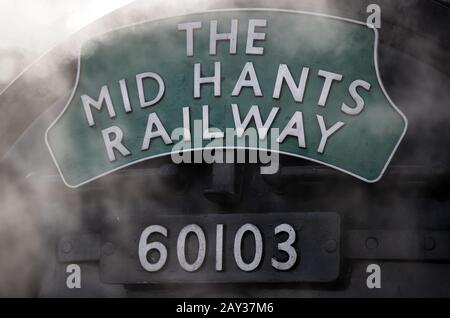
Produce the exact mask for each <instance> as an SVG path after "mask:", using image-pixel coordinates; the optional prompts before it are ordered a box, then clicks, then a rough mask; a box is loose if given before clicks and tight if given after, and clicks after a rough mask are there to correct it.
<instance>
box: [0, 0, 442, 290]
mask: <svg viewBox="0 0 450 318" xmlns="http://www.w3.org/2000/svg"><path fill="white" fill-rule="evenodd" d="M127 2H128V1H126V0H117V1H111V0H108V1H98V2H95V5H94V7H93V8H92V11H90V10H88V13H87V14H85V13H81V12H79V13H77V14H75V15H72V16H71V18H67V15H66V12H68V11H69V12H70V11H71V10H73V8H71V7H70V6H67V2H63V1H50V0H48V1H36V0H30V1H21V2H18V1H14V2H12V1H7V0H6V1H2V2H1V3H0V6H1V8H2V9H1V11H0V12H1V13H0V14H3V15H5V16H9V17H14V19H11V18H8V19H3V18H2V16H1V15H0V28H1V29H2V30H12V29H14V30H15V31H13V32H3V33H2V41H0V54H1V53H2V52H4V51H5V50H6V48H5V47H6V46H7V45H9V46H11V43H13V42H14V43H15V44H14V45H16V46H17V50H18V51H19V52H22V54H24V55H26V56H28V55H30V54H31V55H32V56H37V55H40V53H43V52H45V50H46V49H47V48H48V47H49V46H51V45H53V44H54V43H56V42H57V41H58V40H59V39H61V38H62V37H63V35H65V34H69V33H71V32H73V31H75V30H77V29H79V28H81V27H84V26H85V25H87V24H88V23H89V22H91V21H93V20H94V19H95V18H97V17H98V16H99V15H98V14H95V12H106V11H110V9H112V8H113V7H114V6H116V7H118V6H120V5H122V4H125V3H127ZM56 3H57V4H56ZM89 3H91V1H89ZM351 3H352V4H349V3H346V4H339V5H338V6H340V7H341V8H343V9H345V10H348V11H347V12H357V13H358V14H360V15H361V12H362V13H363V14H362V16H364V12H365V7H364V6H362V5H361V3H360V2H356V1H355V2H351ZM85 5H87V4H85ZM257 5H258V6H262V7H273V8H283V9H293V10H305V11H317V12H322V13H328V14H336V15H337V14H338V12H337V11H335V10H333V9H331V8H335V7H336V5H337V4H336V2H334V1H330V0H321V1H303V2H302V3H299V1H294V0H292V1H279V2H275V3H274V2H272V1H267V2H266V3H265V5H264V2H263V3H260V2H258V3H257ZM17 6H19V7H17ZM49 6H52V7H55V6H57V9H56V12H58V13H59V14H56V15H54V16H52V17H50V16H49V15H47V12H48V11H49ZM104 6H110V7H109V8H108V9H105V8H104ZM243 6H249V5H248V4H247V3H246V2H242V1H207V0H189V1H186V0H184V1H177V2H175V1H163V0H158V1H137V2H133V3H131V4H130V5H129V6H128V9H125V10H119V11H116V12H114V13H112V14H111V15H110V16H108V17H106V18H104V19H102V20H99V21H96V22H94V23H93V24H91V25H88V26H86V27H85V28H84V29H83V30H82V31H81V32H80V33H79V34H77V35H74V36H73V37H70V38H69V39H68V40H65V41H63V42H62V44H61V47H60V51H59V53H58V54H57V55H52V58H51V59H46V58H45V57H43V58H42V60H40V62H39V63H37V64H36V66H34V67H31V68H30V69H29V72H28V73H27V74H26V79H25V80H24V82H22V85H23V91H22V92H21V93H19V92H15V95H11V96H12V97H11V96H10V95H7V94H8V90H7V91H6V92H5V93H4V94H3V95H0V109H2V111H3V115H2V117H3V118H0V136H1V137H2V138H4V136H9V135H11V134H15V136H16V138H14V140H15V139H17V140H18V141H17V142H15V143H14V148H11V149H10V148H9V147H8V149H6V145H9V146H10V145H11V144H12V143H8V142H5V141H0V158H3V159H2V160H0V296H6V297H10V296H36V295H39V294H40V293H41V292H42V290H41V288H42V285H43V284H44V277H47V276H48V275H50V277H53V276H52V275H55V271H56V269H55V266H57V263H56V261H55V254H56V246H55V242H57V240H58V239H59V238H60V237H61V236H62V235H65V234H68V233H77V232H81V233H82V232H89V231H91V232H96V231H98V228H96V226H98V222H97V221H96V220H103V219H104V218H112V219H114V218H115V217H116V216H123V215H127V214H128V215H132V214H133V213H134V212H133V211H137V210H139V209H142V207H141V206H140V205H142V204H143V203H146V204H147V205H151V206H152V207H153V209H154V211H158V210H170V209H172V210H174V211H177V210H178V211H179V210H183V211H181V212H182V213H183V212H186V211H185V210H189V205H188V204H185V203H183V201H182V192H176V193H178V194H176V195H178V197H177V196H176V198H177V200H168V199H167V193H169V192H172V191H173V189H172V188H171V186H170V185H169V186H168V185H167V183H166V182H165V181H164V178H161V177H160V176H156V177H155V175H154V176H153V177H149V178H142V180H141V181H140V182H139V183H138V184H137V185H136V183H135V182H133V187H131V186H130V185H129V184H127V182H125V181H123V180H122V179H121V178H120V175H119V176H118V177H117V178H114V177H113V176H111V177H106V178H104V179H100V180H98V181H97V182H96V183H95V184H93V185H87V186H86V187H83V188H82V189H80V190H71V189H68V188H66V187H65V186H64V185H63V183H62V181H61V180H60V177H59V176H58V173H57V171H56V168H55V167H54V166H53V161H52V159H51V158H50V155H49V153H48V150H47V148H46V146H45V144H44V142H43V140H44V132H45V129H46V128H47V127H48V125H49V124H50V122H51V121H53V119H54V118H55V117H56V116H57V115H58V114H59V112H60V111H61V110H62V107H63V106H64V104H65V102H66V101H67V99H68V92H69V91H70V90H71V89H72V86H73V83H74V81H75V78H74V77H75V74H76V72H75V67H76V58H77V56H78V49H79V45H80V43H82V42H83V41H84V40H85V39H88V38H90V37H93V36H96V35H98V34H101V33H104V32H106V31H108V30H111V29H113V28H117V27H119V26H122V25H127V24H132V23H137V22H142V21H144V20H148V19H155V18H160V17H166V16H174V15H180V14H185V13H189V12H197V11H203V10H207V9H217V8H233V7H243ZM383 9H384V8H382V10H383ZM53 12H54V11H53ZM344 12H345V11H344ZM13 13H14V14H13ZM19 13H20V17H21V18H20V19H18V18H17V14H19ZM349 14H350V13H349ZM382 14H383V11H382ZM100 15H101V14H100ZM61 16H65V17H64V18H61ZM349 18H356V17H354V16H349ZM407 18H408V17H406V16H404V17H403V19H407ZM52 19H53V21H52ZM58 19H60V22H58V24H59V25H62V27H61V28H55V27H53V26H51V27H50V22H55V21H58ZM61 19H62V20H61ZM34 23H37V24H42V25H48V27H46V28H43V29H42V30H45V31H43V32H42V33H39V34H36V33H32V32H31V31H30V29H29V25H30V24H34ZM11 25H14V28H11V27H10V26H11ZM382 27H384V26H382ZM17 38H20V39H23V40H22V41H21V42H20V43H17V41H16V39H17ZM382 39H383V35H382ZM311 41H312V42H314V41H317V43H318V44H320V43H321V41H323V39H311ZM293 45H297V44H293ZM403 45H404V46H405V47H408V48H409V49H410V50H417V51H421V52H422V51H423V54H422V55H424V56H423V58H424V59H425V58H426V56H425V55H426V54H432V50H433V48H432V47H430V44H429V41H426V40H423V41H417V39H414V41H412V40H411V41H409V42H408V41H406V43H405V42H403ZM30 52H31V53H30ZM38 53H39V54H38ZM402 58H403V59H404V60H407V59H408V58H405V57H402ZM398 59H399V56H398V53H395V52H394V51H392V49H390V48H386V49H385V50H384V51H383V52H380V68H381V73H382V77H383V71H384V72H386V71H388V70H389V69H392V68H394V69H395V73H396V75H397V76H398V78H386V79H385V83H386V84H389V86H390V87H392V89H391V90H389V88H387V89H388V93H389V94H390V95H391V97H392V98H393V99H394V102H395V103H396V104H397V106H398V107H399V108H400V109H401V110H402V111H403V112H404V113H405V115H406V117H407V118H408V120H409V123H410V127H416V128H413V129H412V131H411V132H408V133H407V136H409V137H408V138H410V140H411V139H412V138H417V139H415V140H416V144H414V145H412V144H411V142H409V143H408V142H407V141H404V145H403V144H402V145H401V147H400V149H399V151H400V152H403V154H399V155H398V156H396V157H395V158H394V161H393V163H392V164H394V165H395V164H396V163H403V162H407V159H408V156H409V157H414V158H415V160H416V161H417V163H421V164H424V165H433V164H436V162H439V163H442V164H445V160H446V159H447V160H448V158H447V157H446V156H445V155H443V154H442V153H441V152H440V151H438V150H437V149H436V147H435V144H434V143H428V141H430V140H432V139H433V138H435V134H436V130H435V129H442V127H443V126H444V125H445V124H446V123H448V118H449V111H448V105H445V103H446V102H447V103H448V99H445V96H448V93H447V91H448V87H446V86H448V77H445V75H444V74H442V73H440V72H438V71H436V70H435V69H432V68H430V67H429V66H427V65H425V64H422V63H419V64H417V63H416V64H413V63H412V61H410V62H411V63H412V64H411V65H413V66H408V67H405V65H406V63H405V64H404V65H399V64H397V61H398ZM2 63H4V64H2ZM12 63H13V62H12V61H11V60H7V61H6V62H4V60H2V59H1V55H0V81H2V77H1V73H2V72H4V73H7V74H9V73H11V74H12V73H14V72H13V71H10V70H9V69H13V68H14V67H12V66H11V64H12ZM2 65H3V66H2ZM22 67H24V66H23V65H22ZM68 70H69V71H68ZM405 70H406V71H405ZM412 71H414V72H415V73H414V74H415V76H410V73H411V72H412ZM386 73H387V72H386ZM4 76H5V78H11V76H12V75H8V76H6V75H4ZM383 79H384V78H383ZM25 81H26V83H28V85H25ZM0 84H1V83H0ZM386 86H388V85H386ZM405 87H407V89H405ZM12 89H13V87H12ZM0 90H1V86H0ZM27 94H30V95H33V98H31V96H28V97H26V96H21V95H27ZM445 94H447V95H445ZM34 96H36V97H34ZM34 100H37V101H39V102H34ZM47 100H51V101H52V102H51V103H47V102H46V101H47ZM52 103H53V106H52V107H50V108H49V104H52ZM24 104H26V105H27V108H26V112H25V113H22V114H17V111H15V107H16V106H17V107H19V106H20V105H24ZM418 106H422V107H418ZM21 109H23V108H21ZM430 109H432V110H433V111H432V112H430ZM28 113H33V114H43V115H42V116H41V117H40V118H39V119H37V120H35V121H34V122H28V123H27V125H26V126H28V125H31V127H30V128H29V129H28V130H26V131H25V129H23V128H24V127H23V125H17V127H15V126H16V125H11V122H10V121H11V120H16V119H17V120H19V119H20V120H22V119H23V118H19V117H27V114H28ZM5 114H6V115H5ZM19 115H20V116H19ZM5 127H8V129H6V128H5ZM417 127H420V129H419V131H420V133H417V131H418V130H416V129H417ZM433 127H435V128H433ZM436 127H437V128H436ZM441 131H445V130H441ZM36 132H39V133H38V134H36ZM408 134H410V135H408ZM19 137H20V138H19ZM440 137H441V138H442V140H443V142H446V144H448V142H449V141H450V140H449V137H450V133H448V130H447V134H446V135H441V136H440ZM5 138H7V137H5ZM433 145H434V147H432V146H433ZM427 150H429V151H427ZM30 162H32V164H31V165H30ZM152 173H154V172H152ZM191 177H192V178H194V177H195V176H191ZM104 185H108V187H105V188H106V190H104V191H102V192H100V193H101V194H100V195H98V196H95V197H91V196H89V193H90V191H91V190H93V189H94V188H96V187H97V188H101V187H102V186H104ZM359 185H360V183H359V181H356V180H355V187H351V188H344V189H339V187H338V186H336V185H333V184H332V183H331V186H330V188H331V189H329V188H327V189H322V190H317V193H321V194H322V197H328V198H329V200H330V202H332V200H333V198H334V199H336V200H338V199H337V198H339V197H345V198H347V199H348V201H347V209H348V210H349V211H350V210H351V209H360V208H361V206H363V207H364V206H367V209H366V210H365V211H361V213H359V214H356V215H357V216H356V217H354V218H353V219H351V222H352V223H351V226H364V225H367V224H370V222H371V221H372V220H374V219H376V218H375V217H374V214H373V213H378V212H379V211H381V210H383V211H386V210H389V211H390V213H391V214H392V215H393V214H395V213H396V212H398V215H401V216H405V215H407V213H408V210H413V211H417V209H418V204H419V203H418V202H419V199H417V198H415V197H409V198H408V199H405V198H404V197H403V198H397V197H394V195H393V194H392V196H391V195H389V194H387V195H386V199H385V201H379V202H372V201H367V200H368V195H367V189H366V188H364V186H362V187H359ZM377 186H378V185H373V187H374V188H376V187H377ZM325 190H326V191H325ZM195 195H197V196H198V195H202V194H201V193H196V194H195ZM295 195H296V196H298V194H295ZM123 197H127V198H128V200H127V201H126V202H124V201H122V200H121V198H123ZM87 198H89V201H87ZM302 200H303V201H302ZM62 202H64V206H66V207H68V209H67V210H58V209H52V207H57V206H61V204H59V203H62ZM129 202H134V203H133V204H134V206H130V205H129V204H128V203H129ZM311 202H313V201H312V200H311V201H308V199H307V198H306V197H301V198H300V199H299V200H297V201H295V200H293V199H292V197H289V194H286V196H279V197H276V198H274V199H273V201H272V203H273V204H278V206H279V207H286V208H289V207H290V209H301V210H303V209H304V206H308V204H309V205H310V206H311V208H312V209H315V210H317V209H322V208H323V209H327V208H330V205H327V204H326V203H324V202H321V203H320V204H316V205H314V204H311ZM369 202H370V203H371V204H373V205H371V206H368V204H369ZM182 204H185V206H183V207H180V205H182ZM204 204H205V206H204V207H203V208H204V210H205V211H220V210H221V207H217V206H216V205H214V204H212V203H204ZM302 204H303V205H302ZM255 206H258V207H259V208H261V212H265V211H263V209H264V208H265V207H264V206H263V205H262V204H261V203H258V202H255ZM280 210H281V208H280ZM349 211H338V212H343V215H345V214H346V213H347V214H349V213H350V212H349ZM149 213H152V212H151V211H150V212H149ZM392 215H391V216H392ZM392 219H393V220H394V221H392V223H393V224H401V223H402V224H403V226H405V225H409V226H413V227H416V226H418V225H420V222H421V219H420V218H418V217H416V215H415V214H413V216H412V217H411V215H410V218H408V219H404V218H402V217H396V216H392ZM377 220H378V221H377V222H379V225H380V226H382V225H383V224H384V223H383V220H382V221H381V222H380V221H379V219H377ZM49 229H52V230H54V232H52V233H49V232H48V231H49ZM127 230H128V229H124V233H126V232H127ZM61 288H63V287H61ZM174 288H175V289H176V288H177V287H173V286H171V285H168V286H163V287H162V288H161V292H162V294H160V296H161V295H168V296H171V295H173V294H174V292H173V290H174ZM217 288H218V289H219V287H217ZM296 288H297V286H294V287H292V286H281V287H277V289H276V291H277V292H279V293H280V294H282V295H286V296H291V295H292V294H291V291H292V290H295V289H296ZM218 289H216V287H214V286H197V287H192V289H190V290H192V294H190V295H191V296H211V295H215V294H218V295H219V294H225V295H228V296H234V295H240V296H253V295H262V293H263V292H261V290H260V288H255V287H249V288H248V289H247V290H246V291H242V289H241V288H234V287H226V286H225V287H221V289H220V290H218ZM272 291H273V292H275V290H272ZM180 292H181V291H180ZM270 292H271V291H270V290H269V293H270ZM186 294H187V292H186ZM302 294H303V295H305V296H311V295H314V292H311V294H310V293H308V292H302Z"/></svg>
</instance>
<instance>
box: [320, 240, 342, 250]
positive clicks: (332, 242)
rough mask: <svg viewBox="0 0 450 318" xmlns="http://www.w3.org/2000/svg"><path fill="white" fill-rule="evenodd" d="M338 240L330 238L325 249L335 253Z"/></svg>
mask: <svg viewBox="0 0 450 318" xmlns="http://www.w3.org/2000/svg"><path fill="white" fill-rule="evenodd" d="M337 247H338V246H337V242H336V241H335V240H328V241H326V242H325V245H324V247H323V248H324V249H325V251H326V252H328V253H334V252H336V250H337Z"/></svg>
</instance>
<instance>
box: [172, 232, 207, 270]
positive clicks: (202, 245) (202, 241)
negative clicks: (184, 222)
mask: <svg viewBox="0 0 450 318" xmlns="http://www.w3.org/2000/svg"><path fill="white" fill-rule="evenodd" d="M189 233H194V234H195V235H196V236H197V239H198V256H197V259H196V260H195V262H193V263H192V264H189V263H188V262H187V260H186V248H185V246H186V237H187V235H188V234H189ZM177 255H178V261H179V262H180V265H181V267H182V268H183V269H184V270H186V271H188V272H194V271H196V270H197V269H199V268H200V267H201V266H202V264H203V261H204V260H205V256H206V238H205V233H204V232H203V230H202V228H201V227H200V226H198V225H196V224H191V225H188V226H185V227H184V228H183V229H182V230H181V231H180V234H179V235H178V240H177Z"/></svg>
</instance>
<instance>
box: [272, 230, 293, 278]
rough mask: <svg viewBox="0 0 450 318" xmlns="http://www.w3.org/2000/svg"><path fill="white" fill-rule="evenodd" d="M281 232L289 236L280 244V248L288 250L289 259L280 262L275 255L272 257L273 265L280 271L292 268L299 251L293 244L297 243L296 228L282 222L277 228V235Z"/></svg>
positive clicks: (284, 250)
mask: <svg viewBox="0 0 450 318" xmlns="http://www.w3.org/2000/svg"><path fill="white" fill-rule="evenodd" d="M281 232H285V233H287V234H288V238H287V240H286V241H284V242H282V243H279V244H278V250H280V251H283V252H286V253H287V254H288V256H289V259H288V260H287V261H286V262H279V261H277V260H276V259H275V257H272V266H273V267H274V268H275V269H278V270H280V271H286V270H289V269H291V268H292V266H294V265H295V262H296V261H297V251H296V250H295V248H294V247H293V246H292V244H294V243H295V238H296V234H295V230H294V228H293V227H292V226H290V225H289V224H280V225H278V226H277V227H276V228H275V235H277V234H279V233H281Z"/></svg>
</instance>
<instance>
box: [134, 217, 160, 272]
mask: <svg viewBox="0 0 450 318" xmlns="http://www.w3.org/2000/svg"><path fill="white" fill-rule="evenodd" d="M152 233H159V234H162V235H164V236H165V237H167V229H166V228H165V227H162V226H160V225H151V226H149V227H147V228H146V229H145V230H144V231H143V232H142V234H141V238H140V240H139V261H140V262H141V265H142V267H143V268H144V269H145V270H146V271H148V272H156V271H159V270H160V269H161V268H162V267H163V266H164V264H165V263H166V260H167V248H166V247H165V246H164V244H162V243H161V242H152V243H150V244H149V243H147V240H148V237H149V236H150V235H151V234H152ZM151 250H157V251H158V253H159V260H158V261H157V262H156V263H154V264H152V263H150V262H149V261H148V259H147V254H148V252H149V251H151Z"/></svg>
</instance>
